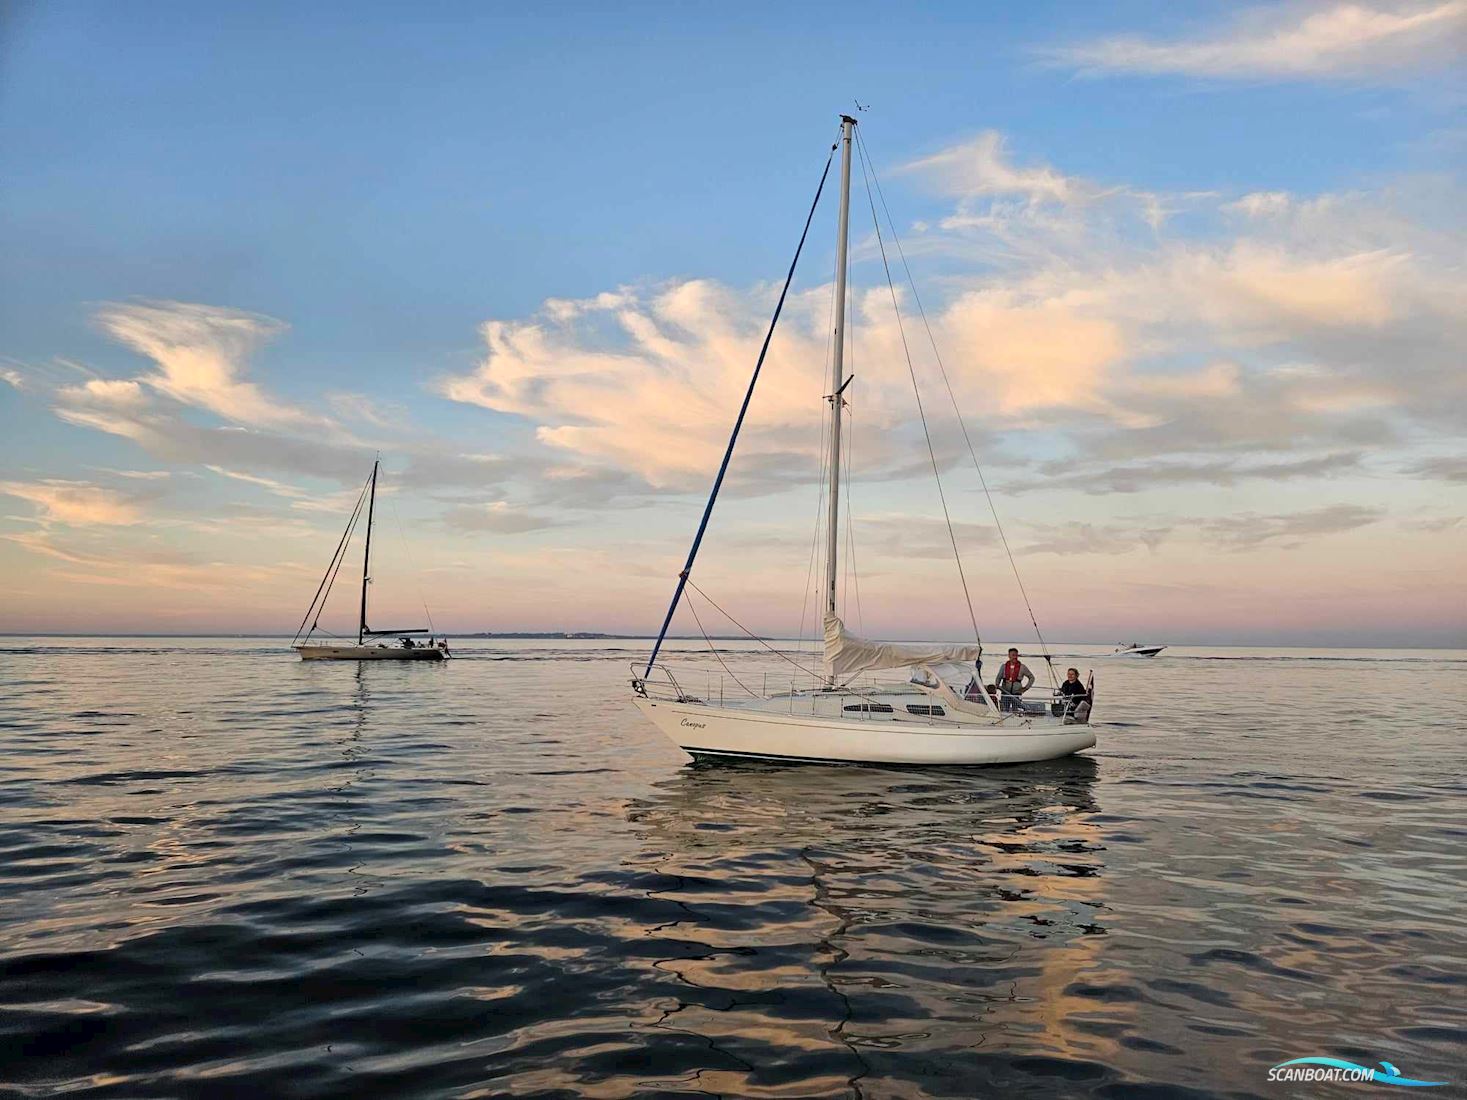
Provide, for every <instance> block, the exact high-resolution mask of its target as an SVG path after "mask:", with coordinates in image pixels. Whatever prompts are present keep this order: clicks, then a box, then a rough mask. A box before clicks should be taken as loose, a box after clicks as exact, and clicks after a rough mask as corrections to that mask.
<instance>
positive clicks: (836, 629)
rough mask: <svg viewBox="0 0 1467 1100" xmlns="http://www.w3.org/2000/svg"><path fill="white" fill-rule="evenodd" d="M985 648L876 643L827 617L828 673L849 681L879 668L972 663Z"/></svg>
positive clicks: (833, 616)
mask: <svg viewBox="0 0 1467 1100" xmlns="http://www.w3.org/2000/svg"><path fill="white" fill-rule="evenodd" d="M982 653H983V650H982V647H980V646H976V645H960V646H939V647H936V648H934V647H931V646H913V645H892V644H890V643H886V642H872V641H868V640H866V639H865V638H861V637H858V636H857V635H855V634H851V633H850V632H848V631H847V630H846V628H845V624H844V623H842V622H841V621H840V619H839V618H838V617H837V616H835V615H827V616H825V674H826V675H827V676H829V677H831V678H833V679H836V680H848V679H850V677H852V676H854V675H856V673H858V672H866V671H868V670H870V669H877V668H909V667H911V666H912V665H937V664H943V663H944V662H949V661H951V662H955V663H961V664H971V663H972V662H974V661H976V660H978V658H979V657H980V656H981V655H982Z"/></svg>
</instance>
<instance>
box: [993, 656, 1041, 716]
mask: <svg viewBox="0 0 1467 1100" xmlns="http://www.w3.org/2000/svg"><path fill="white" fill-rule="evenodd" d="M993 683H994V686H995V687H997V688H998V705H999V707H1000V709H1002V710H1018V709H1019V696H1021V695H1023V694H1024V692H1026V691H1028V690H1029V689H1030V688H1031V687H1033V686H1034V673H1032V672H1030V671H1029V666H1028V665H1026V664H1024V662H1023V661H1021V660H1019V651H1018V650H1017V649H1011V650H1009V659H1008V660H1007V661H1005V662H1004V663H1003V666H1002V667H1001V668H1000V669H999V670H998V677H997V679H995V680H994V681H993Z"/></svg>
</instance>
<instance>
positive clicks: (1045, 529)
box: [1021, 521, 1175, 555]
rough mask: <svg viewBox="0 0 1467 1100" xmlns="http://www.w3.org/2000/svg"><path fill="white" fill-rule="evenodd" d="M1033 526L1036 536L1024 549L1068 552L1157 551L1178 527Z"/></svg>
mask: <svg viewBox="0 0 1467 1100" xmlns="http://www.w3.org/2000/svg"><path fill="white" fill-rule="evenodd" d="M1031 530H1032V531H1033V532H1034V536H1035V537H1034V538H1033V539H1032V541H1030V542H1028V543H1027V544H1025V545H1024V546H1023V548H1022V550H1021V553H1024V554H1064V555H1068V554H1130V553H1133V552H1135V551H1137V550H1141V549H1145V550H1150V551H1153V552H1154V551H1155V550H1156V549H1157V547H1159V546H1160V545H1161V544H1162V543H1163V542H1164V541H1166V539H1168V538H1169V537H1170V536H1171V534H1172V532H1173V530H1175V528H1174V527H1173V526H1171V525H1167V526H1161V527H1154V526H1153V527H1137V526H1129V525H1123V524H1097V523H1084V522H1080V521H1072V522H1068V523H1056V524H1034V525H1032V526H1031Z"/></svg>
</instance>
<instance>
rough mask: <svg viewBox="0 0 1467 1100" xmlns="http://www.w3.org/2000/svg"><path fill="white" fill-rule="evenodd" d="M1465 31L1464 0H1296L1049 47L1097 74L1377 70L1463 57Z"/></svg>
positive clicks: (1058, 57)
mask: <svg viewBox="0 0 1467 1100" xmlns="http://www.w3.org/2000/svg"><path fill="white" fill-rule="evenodd" d="M1464 35H1467V2H1464V0H1429V2H1426V3H1391V4H1382V3H1333V4H1320V3H1293V4H1284V5H1280V6H1273V7H1260V8H1252V9H1248V10H1246V11H1244V12H1242V13H1241V14H1240V15H1239V16H1237V17H1236V18H1235V19H1234V21H1233V23H1232V25H1231V26H1228V27H1222V28H1218V29H1216V30H1214V31H1212V32H1210V33H1204V34H1200V35H1198V36H1196V37H1193V38H1181V39H1175V40H1172V41H1161V40H1155V39H1147V38H1142V37H1139V36H1133V35H1122V36H1117V37H1113V38H1105V39H1101V40H1100V41H1098V42H1092V43H1084V44H1078V45H1071V46H1061V47H1055V48H1050V49H1047V50H1045V51H1043V52H1042V55H1043V56H1044V57H1046V58H1047V59H1048V60H1050V61H1052V62H1054V63H1055V64H1059V65H1063V66H1065V67H1068V68H1074V69H1077V70H1079V71H1080V72H1082V73H1087V74H1093V75H1096V74H1105V73H1142V74H1176V75H1185V76H1198V77H1211V78H1221V79H1259V78H1276V79H1285V80H1289V79H1310V78H1352V79H1369V78H1372V77H1379V76H1382V75H1384V74H1389V73H1396V74H1406V75H1415V74H1418V73H1420V72H1421V71H1423V70H1426V69H1431V68H1435V67H1438V66H1444V65H1449V64H1452V63H1453V61H1454V59H1457V58H1460V56H1461V51H1462V48H1463V40H1464Z"/></svg>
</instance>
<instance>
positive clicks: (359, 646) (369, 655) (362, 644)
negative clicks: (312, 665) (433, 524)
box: [290, 460, 449, 661]
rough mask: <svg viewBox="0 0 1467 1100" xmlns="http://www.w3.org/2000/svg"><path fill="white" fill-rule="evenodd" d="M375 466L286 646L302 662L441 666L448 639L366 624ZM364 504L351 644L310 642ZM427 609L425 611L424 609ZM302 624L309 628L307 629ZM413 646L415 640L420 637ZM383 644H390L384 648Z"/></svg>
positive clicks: (425, 630)
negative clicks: (358, 590) (358, 595)
mask: <svg viewBox="0 0 1467 1100" xmlns="http://www.w3.org/2000/svg"><path fill="white" fill-rule="evenodd" d="M380 466H381V461H380V460H378V461H374V462H373V463H372V474H371V476H370V477H368V478H367V481H366V484H364V485H363V486H362V491H361V494H360V495H359V496H358V497H357V503H356V507H355V508H353V509H352V514H351V518H350V519H348V520H347V523H346V530H345V531H344V532H342V535H341V541H340V542H338V543H337V544H336V553H335V554H334V555H332V558H331V564H330V565H328V566H327V567H326V575H325V576H323V577H322V578H321V583H320V584H319V585H317V587H316V595H315V597H314V598H313V599H312V600H311V606H310V607H309V608H307V609H306V617H305V618H304V619H302V620H301V625H300V628H299V629H298V630H296V632H295V637H294V638H293V639H291V643H290V647H291V648H292V649H293V650H295V651H296V652H297V653H299V654H300V656H301V660H303V661H443V660H446V659H447V658H448V655H449V653H448V639H447V638H439V637H437V636H436V635H435V634H434V632H433V631H432V630H431V629H428V628H421V629H420V628H416V627H415V628H411V629H407V630H373V629H372V628H371V627H369V626H368V625H367V589H368V588H369V587H370V586H371V583H372V516H373V513H374V511H375V509H376V504H377V472H378V469H379V467H380ZM364 504H365V505H366V519H367V527H366V534H365V538H364V540H363V541H364V547H363V550H362V600H361V608H360V614H359V615H358V617H357V640H356V642H355V643H352V642H351V641H350V640H349V639H339V640H338V639H335V638H333V639H331V640H330V641H317V642H312V640H311V639H312V637H313V636H314V635H315V634H316V632H317V631H318V630H320V629H321V623H320V618H321V612H322V610H323V609H324V608H325V606H326V600H327V598H328V597H329V596H330V595H331V587H332V585H334V584H335V583H336V577H337V574H338V573H340V572H341V564H342V562H343V561H345V560H346V551H347V547H348V546H349V545H350V544H351V537H352V534H353V532H355V530H356V526H357V523H358V522H360V520H361V518H362V507H363V505H364ZM424 610H425V611H426V610H427V609H426V608H425V609H424ZM307 624H310V626H309V629H307ZM424 636H426V640H423V641H419V640H417V639H420V638H424ZM388 639H392V643H391V644H389V641H388Z"/></svg>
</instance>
